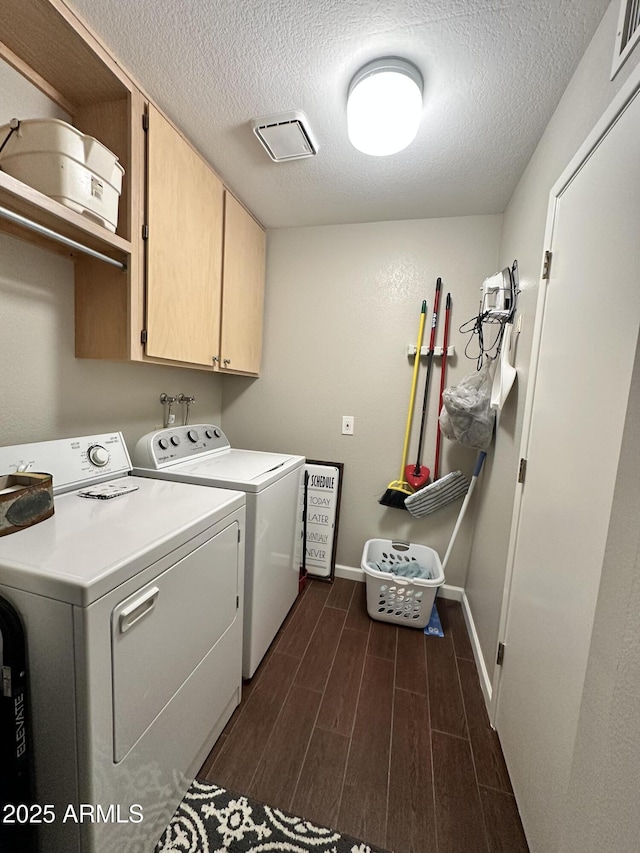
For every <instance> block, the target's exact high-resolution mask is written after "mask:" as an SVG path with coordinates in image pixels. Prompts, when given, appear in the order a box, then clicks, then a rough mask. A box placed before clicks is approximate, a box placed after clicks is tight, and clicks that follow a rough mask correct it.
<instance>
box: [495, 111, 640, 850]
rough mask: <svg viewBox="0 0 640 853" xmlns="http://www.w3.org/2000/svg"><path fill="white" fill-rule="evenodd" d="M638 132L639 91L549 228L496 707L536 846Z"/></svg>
mask: <svg viewBox="0 0 640 853" xmlns="http://www.w3.org/2000/svg"><path fill="white" fill-rule="evenodd" d="M639 139H640V98H638V97H636V98H635V99H634V100H633V101H632V102H631V104H630V105H629V106H628V107H627V109H626V110H625V111H624V112H623V113H622V114H621V115H620V116H619V118H618V119H617V121H616V122H615V123H614V124H613V126H611V127H610V128H609V130H608V131H607V132H606V133H605V135H604V137H603V138H602V139H601V140H600V142H599V143H598V144H597V145H596V147H595V148H594V149H593V150H592V151H591V153H590V156H588V158H587V159H586V161H584V162H583V163H582V164H581V165H579V166H578V164H576V169H575V173H574V174H573V177H572V178H571V180H570V181H569V183H568V184H567V185H566V186H565V187H564V188H563V189H562V190H561V191H559V192H558V195H557V200H556V203H555V210H554V211H553V212H552V214H551V215H552V216H553V217H554V219H553V223H552V228H551V227H548V233H552V245H551V247H550V248H551V249H552V252H553V255H552V264H551V276H550V280H549V281H548V283H547V284H546V285H545V284H543V285H542V287H545V288H546V293H545V294H543V295H541V298H542V300H543V301H544V308H543V311H542V313H541V322H540V319H539V321H538V322H539V325H538V327H537V328H538V329H539V330H540V331H539V338H538V340H539V357H538V364H537V370H534V373H533V376H534V379H533V381H534V382H535V386H534V390H533V398H532V400H533V402H532V404H531V406H530V420H529V421H528V424H527V423H525V430H524V439H523V446H524V451H523V456H525V457H526V459H527V463H528V464H527V472H526V481H525V484H524V486H523V487H522V496H521V503H520V514H519V519H518V523H517V526H516V533H515V539H514V542H515V544H513V542H512V553H513V555H514V556H513V563H512V566H513V574H512V578H511V591H510V598H509V603H508V615H507V622H506V632H505V638H504V642H505V647H506V648H505V657H504V666H503V670H502V674H501V678H500V682H499V688H498V694H497V711H496V719H495V722H496V728H497V730H498V733H499V735H500V740H501V742H502V746H503V750H504V753H505V758H506V761H507V765H508V767H509V772H510V774H511V778H512V782H513V786H514V790H515V793H516V798H517V801H518V806H519V808H520V813H521V816H522V821H523V824H524V828H525V832H526V834H527V838H528V841H529V845H530V848H531V851H532V853H553V851H555V850H556V849H557V844H558V840H559V835H560V826H561V821H562V812H563V799H564V795H565V792H566V789H567V784H568V780H569V773H570V769H571V761H572V756H573V745H574V739H575V734H576V727H577V721H578V713H579V709H580V702H581V697H582V688H583V682H584V676H585V670H586V665H587V658H588V654H589V644H590V639H591V630H592V625H593V618H594V613H595V606H596V599H597V595H598V587H599V582H600V573H601V568H602V561H603V554H604V547H605V541H606V537H607V530H608V525H609V516H610V512H611V505H612V498H613V490H614V485H615V478H616V469H617V465H618V457H619V452H620V444H621V438H622V430H623V424H624V418H625V411H626V406H627V397H628V392H629V385H630V380H631V371H632V366H633V359H634V353H635V349H636V341H637V338H638V325H639V321H640V239H639V231H638V226H639V223H640V157H638V150H639V149H638V140H639ZM594 772H597V768H594ZM604 793H605V792H603V795H604Z"/></svg>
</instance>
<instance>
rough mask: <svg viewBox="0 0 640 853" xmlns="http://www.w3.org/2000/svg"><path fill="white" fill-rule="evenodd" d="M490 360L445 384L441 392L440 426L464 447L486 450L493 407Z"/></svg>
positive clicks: (492, 422)
mask: <svg viewBox="0 0 640 853" xmlns="http://www.w3.org/2000/svg"><path fill="white" fill-rule="evenodd" d="M492 384H493V383H492V378H491V362H490V361H488V360H487V361H485V363H484V364H483V365H482V367H481V368H480V370H477V371H475V372H474V373H470V374H469V375H468V376H465V377H464V379H463V380H462V381H461V382H460V384H459V385H451V386H450V387H449V388H445V390H444V392H443V394H442V402H443V407H442V409H443V410H442V412H441V413H440V418H439V420H440V429H441V430H442V432H443V433H444V435H445V436H446V437H447V438H450V437H451V433H453V437H454V438H455V440H456V441H457V442H458V443H459V444H463V445H464V446H465V447H473V448H474V449H475V450H486V449H487V448H488V447H489V445H490V444H491V439H492V437H493V425H494V422H495V418H496V413H495V409H492V408H491V387H492Z"/></svg>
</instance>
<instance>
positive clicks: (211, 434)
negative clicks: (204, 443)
mask: <svg viewBox="0 0 640 853" xmlns="http://www.w3.org/2000/svg"><path fill="white" fill-rule="evenodd" d="M204 434H205V435H206V436H207V438H213V433H212V432H211V430H210V429H205V431H204Z"/></svg>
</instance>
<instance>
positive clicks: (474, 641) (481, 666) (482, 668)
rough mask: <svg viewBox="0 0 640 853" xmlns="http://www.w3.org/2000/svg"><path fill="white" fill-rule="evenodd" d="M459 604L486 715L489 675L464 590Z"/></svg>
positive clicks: (488, 701) (489, 686)
mask: <svg viewBox="0 0 640 853" xmlns="http://www.w3.org/2000/svg"><path fill="white" fill-rule="evenodd" d="M461 604H462V614H463V616H464V621H465V622H466V623H467V631H468V633H469V639H470V640H471V648H472V649H473V656H474V658H475V661H476V667H477V669H478V676H479V678H480V687H481V688H482V693H483V695H484V701H485V704H486V706H487V713H489V711H490V709H491V696H492V693H493V691H492V687H491V679H490V678H489V673H488V672H487V667H486V664H485V662H484V655H483V654H482V649H481V647H480V638H479V637H478V632H477V631H476V626H475V622H474V621H473V614H472V613H471V606H470V605H469V599H468V598H467V594H466V592H464V590H463V592H462V599H461Z"/></svg>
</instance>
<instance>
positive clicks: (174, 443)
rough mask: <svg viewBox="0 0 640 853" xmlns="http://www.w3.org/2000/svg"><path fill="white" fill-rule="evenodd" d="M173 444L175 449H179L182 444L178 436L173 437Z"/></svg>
mask: <svg viewBox="0 0 640 853" xmlns="http://www.w3.org/2000/svg"><path fill="white" fill-rule="evenodd" d="M171 444H173V446H174V447H177V446H178V445H179V444H180V439H179V437H178V436H177V435H172V436H171Z"/></svg>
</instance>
